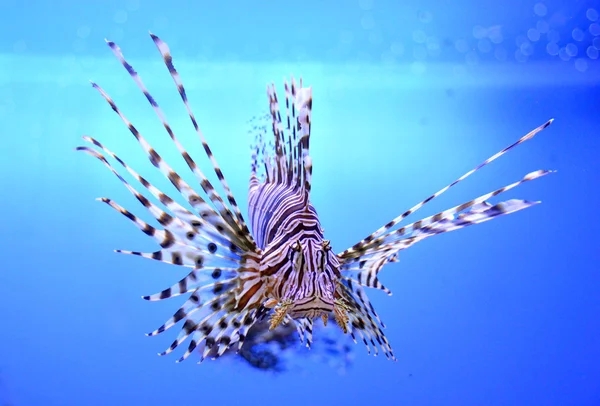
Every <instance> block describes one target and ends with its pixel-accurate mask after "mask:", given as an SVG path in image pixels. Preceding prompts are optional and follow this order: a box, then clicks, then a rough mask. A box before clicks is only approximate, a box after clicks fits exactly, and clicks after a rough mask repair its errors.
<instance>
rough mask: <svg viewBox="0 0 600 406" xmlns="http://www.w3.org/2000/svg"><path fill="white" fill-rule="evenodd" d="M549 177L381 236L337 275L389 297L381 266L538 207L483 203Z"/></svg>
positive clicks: (535, 174) (344, 264)
mask: <svg viewBox="0 0 600 406" xmlns="http://www.w3.org/2000/svg"><path fill="white" fill-rule="evenodd" d="M549 173H552V171H545V170H541V171H535V172H532V173H530V174H528V175H526V176H525V177H524V178H522V179H521V180H520V181H517V182H514V183H511V184H510V185H507V186H505V187H502V188H499V189H496V190H495V191H493V192H490V193H487V194H485V195H482V196H480V197H478V198H476V199H473V200H470V201H468V202H465V203H463V204H461V205H458V206H455V207H453V208H451V209H448V210H445V211H442V212H439V213H437V214H435V215H433V216H429V217H427V218H425V219H422V220H419V221H417V222H414V223H412V224H409V225H407V226H404V227H402V228H400V229H398V230H395V231H393V232H389V233H387V234H384V235H383V236H381V237H379V238H377V239H375V240H373V241H372V242H371V243H369V248H367V249H365V251H364V252H362V253H359V252H355V253H353V255H348V256H346V257H341V258H340V263H341V271H342V273H343V275H344V276H345V277H346V278H350V279H351V280H352V281H353V282H354V283H357V284H359V285H362V286H367V287H372V288H376V289H380V290H383V291H384V292H386V293H388V294H391V291H390V290H389V289H387V288H386V287H385V286H383V285H382V284H381V282H380V281H379V279H378V278H377V275H378V274H379V272H380V271H381V269H382V268H383V266H384V265H386V264H387V263H389V262H395V261H396V260H397V256H398V253H399V252H400V251H402V250H405V249H407V248H409V247H411V246H413V245H414V244H416V243H417V242H419V241H422V240H424V239H426V238H429V237H431V236H434V235H439V234H443V233H446V232H449V231H454V230H459V229H461V228H464V227H467V226H470V225H474V224H480V223H484V222H486V221H489V220H492V219H494V218H496V217H500V216H504V215H507V214H511V213H515V212H517V211H520V210H523V209H526V208H529V207H532V206H534V205H536V204H538V203H539V202H530V201H526V200H520V199H510V200H507V201H504V202H500V203H497V204H495V205H492V204H490V203H488V202H487V200H488V199H490V198H491V197H494V196H497V195H499V194H500V193H504V192H506V191H508V190H510V189H513V188H515V187H517V186H519V185H521V184H522V183H525V182H528V181H531V180H534V179H537V178H540V177H542V176H545V175H547V174H549Z"/></svg>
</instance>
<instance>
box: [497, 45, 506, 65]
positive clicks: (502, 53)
mask: <svg viewBox="0 0 600 406" xmlns="http://www.w3.org/2000/svg"><path fill="white" fill-rule="evenodd" d="M494 57H495V58H496V60H498V61H500V62H504V61H506V58H507V57H508V52H506V49H504V48H502V47H498V48H496V50H494Z"/></svg>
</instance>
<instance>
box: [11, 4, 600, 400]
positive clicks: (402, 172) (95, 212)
mask: <svg viewBox="0 0 600 406" xmlns="http://www.w3.org/2000/svg"><path fill="white" fill-rule="evenodd" d="M590 10H591V11H590ZM599 11H600V3H599V2H598V1H591V0H587V1H583V0H568V1H567V0H563V1H560V0H548V1H544V2H538V1H532V0H518V1H517V0H507V1H498V0H494V1H492V0H484V1H479V2H469V1H466V0H460V1H454V2H450V1H440V0H429V1H412V0H410V1H405V2H400V1H384V0H360V1H354V0H353V1H337V2H335V1H330V2H324V1H313V0H308V1H304V2H276V1H264V2H258V1H252V2H251V1H223V2H208V1H197V2H192V1H187V2H183V1H181V2H171V3H170V4H168V3H167V2H157V1H144V0H129V1H125V2H121V1H112V0H107V1H102V2H91V1H88V2H84V1H72V0H71V1H54V2H49V1H41V0H38V1H26V2H18V1H14V0H7V1H5V2H4V3H3V6H2V14H1V16H0V146H1V148H0V153H1V154H2V155H1V159H0V193H1V195H0V196H1V199H0V213H1V214H2V219H3V223H2V224H3V225H2V229H1V232H0V235H1V237H0V238H1V242H2V243H1V244H0V247H2V248H1V251H0V252H1V253H2V257H3V259H2V262H1V265H0V325H2V327H3V328H2V331H1V334H0V405H2V406H8V405H14V406H18V405H109V404H110V405H181V404H199V405H229V404H232V405H238V404H243V405H248V406H250V405H270V404H287V405H306V404H310V405H321V404H322V405H326V404H327V405H338V404H340V405H341V404H345V405H359V404H371V405H378V404H388V405H411V406H418V405H490V406H491V405H589V406H593V405H600V340H599V339H598V337H599V336H600V261H599V260H600V248H599V247H600V244H599V243H600V238H599V237H598V231H597V228H598V227H597V222H598V210H599V208H600V192H599V189H600V175H599V172H598V171H599V170H600V165H599V158H598V157H599V156H600V103H599V100H600V96H599V95H600V87H599V84H600V63H599V62H598V50H599V49H600V36H599V34H600V32H599V31H600V27H598V24H599V21H598V12H599ZM148 30H152V31H153V32H154V33H156V34H158V35H159V36H161V38H162V39H164V40H165V41H166V42H167V43H168V44H169V46H170V47H171V50H172V51H173V55H174V58H175V63H176V66H177V67H178V69H179V71H180V73H181V75H182V79H183V81H184V83H185V84H186V86H187V91H188V95H189V98H190V101H191V104H192V106H193V108H194V110H195V112H196V116H197V118H198V121H199V123H200V125H201V128H202V130H203V132H204V134H205V136H206V138H207V140H208V141H209V143H210V145H211V147H212V149H213V152H214V154H215V156H216V157H217V160H218V162H219V164H220V166H221V168H222V169H223V172H224V173H225V176H226V177H227V179H228V181H229V183H230V185H231V187H232V189H233V191H234V194H235V195H236V196H237V199H238V201H240V202H241V204H242V206H245V204H246V203H245V202H246V193H247V179H248V174H249V162H250V152H249V145H250V143H251V141H252V138H251V136H250V135H248V134H247V129H248V125H247V123H246V121H247V120H248V119H249V118H250V117H251V116H253V115H255V114H260V113H263V112H265V111H266V109H267V99H266V96H265V91H264V89H265V85H266V84H267V83H269V82H271V81H273V82H275V84H276V85H278V87H279V89H282V88H283V86H282V82H283V78H284V77H287V76H288V75H290V74H294V75H296V76H300V75H302V76H303V78H304V82H305V84H308V85H312V86H313V97H314V103H313V134H312V141H311V153H312V156H313V162H314V176H313V192H312V196H313V201H314V204H315V205H316V207H317V209H318V211H319V214H320V217H321V220H322V223H323V226H324V228H325V232H326V234H327V238H329V239H331V241H332V245H333V247H334V249H335V250H336V251H341V250H343V249H345V248H347V247H349V246H350V245H352V244H353V243H355V242H357V241H358V240H359V239H361V238H363V237H364V236H366V235H367V234H369V233H370V232H371V231H373V230H375V229H376V228H378V227H379V226H381V225H383V224H385V223H386V222H387V221H389V220H390V219H392V218H393V217H395V216H397V215H398V214H400V213H401V212H403V211H404V210H406V209H407V208H409V207H411V206H412V205H413V204H415V203H417V202H418V201H420V200H421V199H423V198H425V197H427V196H428V195H430V194H431V193H433V192H435V191H436V190H438V189H440V188H441V187H443V186H444V185H446V184H447V183H449V182H451V181H452V180H454V179H455V178H456V177H458V176H460V175H462V174H463V173H464V172H466V171H468V170H469V169H471V168H472V167H474V166H475V165H476V164H477V163H479V162H481V161H482V160H483V159H485V158H487V157H488V156H490V155H492V154H493V153H495V152H497V151H498V150H500V149H502V148H503V147H505V146H506V145H508V144H510V143H511V142H513V141H515V140H516V139H518V138H519V137H520V136H522V135H524V134H525V133H526V132H528V131H529V130H531V129H533V128H535V127H536V126H538V125H539V124H541V123H543V122H545V121H546V120H548V119H550V118H555V122H554V124H553V125H552V126H550V127H549V128H548V129H547V130H545V131H544V132H543V133H541V134H540V135H539V136H537V137H535V138H534V139H533V140H531V141H528V142H527V143H525V144H524V145H522V146H519V147H518V148H517V149H516V150H514V151H511V152H510V153H509V154H508V155H506V156H504V157H502V158H501V159H500V160H498V161H497V162H494V163H493V164H492V165H491V166H490V167H486V168H485V169H484V170H482V171H481V172H479V173H477V174H476V175H474V176H473V177H472V178H469V179H468V180H467V181H465V182H464V183H462V184H460V185H459V186H457V187H456V188H453V189H451V190H450V191H449V192H447V193H446V194H445V195H443V196H442V197H440V198H439V199H438V200H435V201H433V202H432V203H431V204H430V205H428V206H427V207H425V208H423V209H422V210H421V211H419V212H418V213H417V214H416V215H414V216H413V218H412V220H413V221H414V220H417V219H419V218H422V217H425V216H427V215H431V214H434V213H436V212H437V211H439V210H443V209H446V208H448V207H451V206H454V205H456V204H460V203H462V202H464V201H467V200H469V199H471V198H474V197H477V196H479V195H481V194H483V193H486V192H489V191H491V190H493V189H496V188H498V187H501V186H504V185H506V184H508V183H511V182H513V181H516V180H518V179H520V178H521V177H522V176H523V175H525V174H526V173H529V172H531V171H534V170H537V169H556V170H557V171H558V172H557V173H555V174H553V175H551V176H547V177H545V178H542V179H539V180H536V181H534V182H531V183H528V184H525V185H523V186H521V187H519V188H517V189H516V190H513V191H511V192H509V193H508V195H507V196H506V199H508V198H524V199H528V200H541V201H543V204H541V205H538V206H536V207H534V208H531V209H527V210H526V211H524V212H519V213H516V214H512V215H510V216H507V217H503V218H500V219H496V220H493V221H491V222H489V223H486V224H482V225H477V226H474V227H470V228H468V229H464V230H460V231H456V232H453V233H450V234H446V235H442V236H437V237H435V238H432V239H429V240H427V241H424V242H422V243H419V244H417V245H416V246H414V247H413V248H411V249H409V250H407V251H404V252H402V253H401V256H400V262H399V263H397V264H390V265H388V266H386V268H385V269H384V270H383V271H382V273H381V279H382V281H383V282H384V284H385V285H386V286H388V287H389V288H390V289H391V290H392V291H393V293H394V294H393V296H391V297H387V296H386V295H385V294H383V293H382V292H379V291H373V292H370V297H371V298H372V302H373V303H374V305H375V307H376V308H377V310H378V313H379V314H380V316H381V317H382V319H383V320H384V321H385V322H386V324H387V326H388V327H387V329H386V330H385V332H386V335H387V337H388V338H389V340H390V341H391V343H392V345H393V347H394V349H395V353H396V355H397V357H398V361H397V362H390V361H386V360H385V358H384V357H381V356H380V357H377V358H374V357H370V356H367V354H366V351H365V348H364V347H363V345H362V344H358V345H354V344H352V353H353V362H352V365H350V366H349V367H348V368H347V370H346V371H345V373H339V372H338V371H336V370H334V369H332V368H331V367H329V366H327V365H326V363H321V362H304V363H303V364H302V367H295V368H291V370H290V371H289V372H286V373H282V374H273V373H265V372H264V371H260V370H256V369H253V368H251V367H249V366H248V365H247V364H245V363H244V362H242V361H238V360H232V359H230V360H219V361H216V362H212V361H206V362H204V363H203V364H202V365H196V362H195V359H194V357H192V358H191V359H190V360H188V362H186V363H182V364H175V363H174V360H175V359H176V358H177V357H178V356H170V357H163V358H159V357H157V356H156V355H155V353H156V352H159V351H162V350H163V349H164V348H166V347H167V346H168V345H169V344H170V343H171V341H172V339H173V338H174V336H175V333H174V332H171V331H170V332H168V333H166V334H164V336H159V337H154V338H147V337H145V336H144V334H143V333H145V332H148V331H151V330H153V329H154V328H156V327H158V326H159V325H160V324H162V323H163V322H164V321H165V320H166V319H167V317H169V316H170V315H171V314H172V312H173V311H175V309H176V308H177V307H178V306H179V304H180V303H181V301H178V300H177V299H172V301H169V302H168V303H158V304H157V303H148V302H145V301H143V300H141V299H140V296H141V295H144V294H150V293H154V292H157V291H160V290H161V289H163V288H166V287H168V286H170V285H171V284H172V283H174V282H175V281H177V280H179V278H180V277H182V276H183V275H184V274H183V271H181V270H179V269H177V268H176V267H173V266H168V265H165V264H160V263H153V262H152V261H147V260H144V259H141V258H135V257H124V256H120V255H117V254H115V253H113V251H112V250H113V249H115V248H122V249H133V250H153V249H154V245H153V244H152V243H151V241H149V240H148V239H147V238H146V237H145V236H144V235H143V234H142V233H140V232H139V231H138V230H137V229H136V228H135V227H133V226H132V224H130V222H128V221H127V220H126V219H124V218H123V217H122V216H120V215H118V213H115V212H114V211H112V210H110V209H109V208H108V207H107V206H104V205H102V204H101V203H98V202H95V201H94V198H96V197H101V196H108V197H111V198H113V199H115V200H116V201H117V202H119V203H121V204H122V205H123V206H125V207H127V208H129V209H131V210H132V211H134V212H135V213H137V214H139V215H140V216H141V217H143V218H146V219H147V218H148V216H145V214H146V213H143V210H142V208H141V206H139V204H137V202H136V201H135V199H134V198H132V196H131V195H129V193H128V192H127V190H126V189H125V188H123V187H122V185H121V184H120V183H119V181H118V180H117V179H116V178H115V177H114V176H113V175H112V174H111V173H110V172H109V171H107V170H106V168H105V167H103V166H102V165H101V164H100V163H99V162H97V161H96V160H94V159H92V158H91V157H88V156H86V155H84V154H81V153H77V152H74V148H75V147H76V146H78V145H80V144H81V143H82V142H83V141H82V140H81V138H80V136H82V135H84V134H85V135H90V136H93V137H96V138H98V139H99V140H101V141H102V142H103V143H104V144H106V145H107V146H108V147H109V148H111V149H112V150H114V151H115V152H117V153H119V155H120V156H122V157H123V158H124V159H125V160H126V161H127V162H128V163H129V164H130V165H131V166H133V167H134V168H136V169H137V170H138V171H139V172H141V173H142V174H144V175H145V176H146V177H147V178H148V179H149V180H151V181H153V182H154V183H155V184H156V185H157V186H159V187H161V188H162V187H164V188H165V189H166V190H169V191H170V192H171V191H172V190H171V189H167V187H168V184H167V182H166V181H165V180H164V179H163V178H162V176H161V175H160V174H159V173H158V172H156V171H155V170H154V169H153V167H152V166H151V165H150V164H149V163H148V162H147V160H146V159H145V157H144V155H143V153H142V152H141V150H140V149H139V148H138V147H137V145H136V144H135V141H134V139H133V137H132V136H131V134H129V133H128V131H127V129H126V128H125V127H124V126H123V124H122V123H121V122H120V120H119V118H118V117H117V116H116V115H115V114H114V113H112V111H111V110H110V108H109V107H108V106H107V104H106V103H105V102H104V101H103V100H102V98H101V97H100V96H99V95H98V94H97V92H95V91H94V90H93V89H92V88H91V86H89V84H88V82H87V81H88V80H89V79H92V80H94V81H97V82H98V83H99V84H100V85H102V86H103V87H104V88H105V89H106V91H107V92H108V93H109V94H110V95H111V96H112V97H113V98H114V100H115V101H116V102H117V104H118V105H119V106H120V107H121V108H122V110H123V111H124V113H125V114H126V115H127V116H128V118H130V119H131V121H133V122H134V123H135V124H136V125H137V126H138V128H139V129H140V131H141V132H142V133H143V134H145V135H146V136H147V138H148V139H149V140H150V142H151V143H153V144H154V145H155V146H156V147H157V149H158V150H159V151H160V152H162V153H163V154H164V156H165V157H166V158H167V159H168V160H169V161H172V162H175V163H174V166H175V167H176V168H178V169H181V170H182V172H185V171H184V169H185V165H184V164H183V163H182V162H181V161H180V160H178V157H177V152H176V150H175V148H173V147H172V145H170V142H169V140H168V137H167V134H166V133H165V132H164V130H163V129H162V128H161V125H160V122H159V121H158V120H157V118H156V117H155V116H154V113H153V112H152V109H151V108H150V106H149V105H148V104H147V102H146V101H145V99H144V97H143V95H142V94H141V93H140V92H139V91H138V89H137V88H136V86H135V84H134V83H133V82H132V81H131V79H130V78H129V76H128V75H127V73H126V72H125V70H124V69H122V67H121V66H120V65H119V63H118V61H117V60H116V59H115V58H114V57H113V55H112V53H111V52H110V50H109V49H108V47H106V45H105V44H104V41H103V40H104V38H105V37H107V38H109V39H111V40H114V41H115V42H117V43H118V44H119V45H120V46H121V48H122V49H123V52H124V53H125V55H126V56H127V57H128V58H129V59H130V62H131V63H132V64H134V66H135V67H136V69H137V70H138V71H139V72H140V74H141V75H142V77H143V79H144V80H145V82H146V84H147V86H148V88H149V89H150V90H151V92H152V93H153V94H154V96H155V97H156V99H157V100H158V101H159V102H160V103H161V105H162V107H163V109H164V110H165V112H166V114H167V116H168V117H169V119H170V122H171V123H172V125H173V127H174V128H175V130H176V133H177V134H178V135H179V137H180V138H181V140H182V142H183V143H184V144H185V145H186V146H187V147H188V148H189V150H190V151H191V152H192V155H193V156H195V157H196V158H197V159H198V161H200V162H201V166H202V167H203V168H204V169H205V170H206V172H208V171H209V170H210V168H209V166H208V161H207V160H205V157H203V155H202V151H201V148H200V144H199V142H198V140H197V136H196V135H195V133H194V132H193V128H192V126H191V124H190V122H189V119H188V118H187V116H186V113H185V109H184V107H183V105H182V104H181V102H180V100H179V97H178V95H177V92H176V89H175V87H174V86H173V83H172V81H171V78H170V77H169V75H168V72H167V70H166V69H165V68H164V66H163V65H162V61H161V59H160V55H159V54H158V52H157V51H156V49H155V47H154V45H153V44H152V41H151V39H150V38H149V36H148V35H147V31H148ZM552 44H554V45H552ZM573 47H574V48H573ZM555 53H558V54H557V55H554V54H555ZM495 201H498V200H495ZM144 216H145V217H144ZM332 328H335V327H332ZM343 339H344V340H348V341H349V342H350V339H349V338H348V337H344V338H343ZM302 351H304V350H302ZM302 351H298V354H300V355H298V356H297V357H300V358H302V354H304V353H303V352H302ZM306 351H308V350H306ZM311 351H313V352H314V351H319V350H318V349H317V348H313V349H312V350H311ZM221 361H222V362H221ZM300 361H301V360H300Z"/></svg>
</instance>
